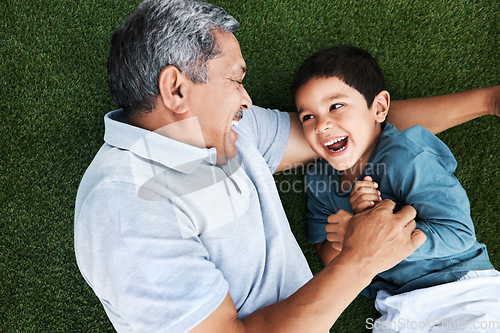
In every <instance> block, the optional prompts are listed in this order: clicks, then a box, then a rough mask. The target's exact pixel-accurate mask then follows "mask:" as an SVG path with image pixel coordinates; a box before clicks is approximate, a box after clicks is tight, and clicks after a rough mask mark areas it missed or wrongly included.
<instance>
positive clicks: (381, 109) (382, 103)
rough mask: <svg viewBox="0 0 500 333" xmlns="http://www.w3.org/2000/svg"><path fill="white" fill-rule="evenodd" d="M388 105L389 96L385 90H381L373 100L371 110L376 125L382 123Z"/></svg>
mask: <svg viewBox="0 0 500 333" xmlns="http://www.w3.org/2000/svg"><path fill="white" fill-rule="evenodd" d="M390 104H391V96H390V95H389V92H388V91H387V90H382V91H381V92H379V93H378V94H377V96H375V98H374V99H373V104H372V108H374V109H375V120H376V121H377V122H378V123H383V122H384V121H385V119H386V118H387V113H388V112H389V106H390Z"/></svg>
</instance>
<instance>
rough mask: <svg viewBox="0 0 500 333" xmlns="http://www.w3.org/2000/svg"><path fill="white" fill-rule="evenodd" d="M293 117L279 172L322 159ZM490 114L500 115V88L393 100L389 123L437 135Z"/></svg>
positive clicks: (294, 113)
mask: <svg viewBox="0 0 500 333" xmlns="http://www.w3.org/2000/svg"><path fill="white" fill-rule="evenodd" d="M289 114H290V120H291V124H290V136H289V138H288V143H287V146H286V150H285V153H284V154H283V157H282V158H281V162H280V164H279V166H278V168H277V169H276V171H275V172H278V171H283V170H287V169H291V168H296V167H299V166H301V165H304V164H306V163H309V162H312V161H313V160H314V159H315V158H317V157H318V156H317V154H316V153H315V152H314V151H313V150H312V149H311V148H310V147H309V145H308V143H307V141H306V139H305V137H304V133H303V131H302V123H301V122H300V120H299V117H298V115H297V113H296V112H291V113H289ZM488 114H496V115H500V86H493V87H488V88H480V89H474V90H468V91H464V92H460V93H455V94H449V95H441V96H434V97H424V98H412V99H407V100H402V101H392V102H391V106H390V110H389V114H388V120H387V121H388V122H389V123H391V124H393V125H394V126H396V127H397V128H398V129H399V130H403V129H406V128H409V127H412V126H414V125H421V126H423V127H425V128H427V129H428V130H429V131H431V132H432V133H434V134H435V133H439V132H442V131H444V130H446V129H448V128H451V127H453V126H456V125H459V124H462V123H464V122H467V121H469V120H472V119H474V118H477V117H481V116H484V115H488Z"/></svg>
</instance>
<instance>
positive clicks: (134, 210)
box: [75, 182, 228, 332]
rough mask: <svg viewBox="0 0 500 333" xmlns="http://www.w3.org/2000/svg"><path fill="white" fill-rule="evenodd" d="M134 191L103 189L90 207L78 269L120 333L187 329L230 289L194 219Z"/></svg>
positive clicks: (80, 235) (117, 186) (78, 240)
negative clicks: (142, 198)
mask: <svg viewBox="0 0 500 333" xmlns="http://www.w3.org/2000/svg"><path fill="white" fill-rule="evenodd" d="M131 186H134V185H130V184H124V183H116V182H115V183H106V184H104V185H102V184H101V185H100V186H99V188H98V189H97V190H94V192H93V193H92V194H91V195H90V196H89V197H88V198H87V200H86V201H85V203H84V209H82V210H81V212H82V213H81V215H80V216H79V217H78V224H77V225H76V227H75V248H76V253H77V260H78V264H79V267H80V270H81V271H82V274H83V275H84V277H85V279H86V280H87V282H88V283H89V284H90V285H91V287H92V288H93V289H94V292H95V293H96V295H97V296H98V297H99V299H100V300H101V302H102V304H103V305H104V308H105V310H106V312H107V314H108V316H109V318H110V320H111V321H112V323H113V325H114V327H115V329H116V330H117V331H119V332H129V331H130V332H132V331H133V332H185V331H188V330H190V329H192V328H193V327H195V326H196V325H197V324H199V323H200V322H201V321H202V320H203V319H205V318H206V317H207V316H209V315H210V314H211V313H212V312H213V311H214V310H215V309H216V308H217V307H218V306H219V305H220V304H221V302H222V301H223V299H224V298H225V297H226V295H227V293H228V284H227V282H226V280H225V279H224V277H223V276H222V274H221V272H220V271H219V270H218V269H217V267H215V265H214V263H212V262H211V261H209V258H208V253H207V250H206V249H205V247H204V246H203V244H202V242H201V241H200V239H199V238H198V237H197V235H196V232H195V230H194V227H193V223H192V222H191V221H190V220H189V218H188V216H186V215H184V214H182V213H180V210H178V209H176V210H175V211H174V207H173V204H172V203H171V202H170V201H167V200H157V201H154V200H153V201H151V200H140V199H138V198H132V197H130V198H129V197H128V196H133V195H136V191H134V188H130V187H131ZM110 205H113V207H110ZM181 227H182V232H181V230H180V229H181ZM190 230H191V231H192V232H191V233H190V232H189V231H190Z"/></svg>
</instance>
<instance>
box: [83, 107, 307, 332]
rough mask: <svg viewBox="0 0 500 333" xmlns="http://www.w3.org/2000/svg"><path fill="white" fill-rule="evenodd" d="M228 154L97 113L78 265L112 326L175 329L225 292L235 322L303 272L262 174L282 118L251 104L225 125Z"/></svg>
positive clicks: (286, 128)
mask: <svg viewBox="0 0 500 333" xmlns="http://www.w3.org/2000/svg"><path fill="white" fill-rule="evenodd" d="M236 129H237V131H238V133H239V138H238V141H237V147H238V154H237V156H236V157H235V158H233V159H231V160H229V161H228V163H227V164H225V165H223V166H216V165H215V162H216V151H215V148H212V149H200V148H197V147H194V146H189V145H186V144H183V143H181V142H178V141H174V140H171V139H169V138H167V137H164V136H162V135H159V134H157V133H154V132H150V131H146V130H144V129H141V128H138V127H134V126H131V125H129V124H127V122H126V115H125V114H124V112H123V111H121V110H117V111H113V112H110V113H109V114H107V115H106V116H105V136H104V140H105V144H104V145H103V146H102V148H101V149H100V150H99V152H98V153H97V155H96V157H95V159H94V161H93V162H92V163H91V165H90V166H89V168H88V169H87V171H86V173H85V175H84V177H83V179H82V182H81V184H80V187H79V190H78V195H77V199H76V212H75V251H76V257H77V262H78V266H79V268H80V271H81V272H82V275H83V276H84V278H85V279H86V281H87V283H88V284H89V285H90V286H91V287H92V289H93V290H94V292H95V294H96V295H97V296H98V297H99V300H100V301H101V303H102V304H103V306H104V309H105V310H106V313H107V315H108V317H109V318H110V320H111V322H112V323H113V326H114V327H115V329H116V330H117V331H119V332H186V331H188V330H190V329H192V328H193V327H195V326H196V325H198V324H199V323H200V322H201V321H202V320H203V319H205V318H206V317H207V316H209V315H210V314H211V313H212V312H213V311H214V310H215V309H216V308H217V307H218V306H219V305H220V304H221V302H222V301H223V300H224V298H225V297H226V295H227V293H228V292H229V294H230V295H231V297H232V299H233V301H234V303H235V305H236V309H237V310H238V315H239V317H240V318H241V319H242V318H244V317H246V316H247V315H249V314H250V313H252V312H254V311H256V310H258V309H260V308H262V307H264V306H267V305H269V304H272V303H276V302H278V301H280V300H283V299H285V298H287V297H289V296H290V295H291V294H293V293H294V292H295V291H296V290H297V289H299V288H300V287H301V286H303V285H304V284H305V283H306V282H307V281H309V279H311V278H312V274H311V271H310V269H309V266H308V264H307V262H306V260H305V257H304V255H303V253H302V251H301V250H300V248H299V246H298V244H297V242H296V240H295V238H294V236H293V234H292V232H291V230H290V226H289V224H288V220H287V218H286V215H285V212H284V210H283V207H282V205H281V201H280V198H279V195H278V191H277V189H276V186H275V182H274V178H273V176H272V172H273V171H274V170H275V169H276V167H277V166H278V164H279V162H280V160H281V158H282V156H283V152H284V150H285V147H286V144H287V141H288V136H289V133H290V119H289V116H288V114H286V113H282V112H278V111H276V110H266V109H262V108H259V107H253V108H252V109H251V110H247V111H245V112H244V117H243V119H242V120H241V121H240V123H239V125H238V127H237V128H236Z"/></svg>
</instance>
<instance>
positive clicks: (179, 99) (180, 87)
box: [159, 66, 187, 114]
mask: <svg viewBox="0 0 500 333" xmlns="http://www.w3.org/2000/svg"><path fill="white" fill-rule="evenodd" d="M186 79H187V77H186V76H185V75H183V74H182V73H181V72H180V71H179V69H177V67H175V66H166V67H165V68H163V70H162V71H161V73H160V78H159V87H160V98H161V100H162V102H163V104H164V105H165V106H166V107H167V108H168V109H169V110H171V111H172V112H174V113H178V114H181V113H185V112H186V111H187V108H185V105H184V104H185V103H184V100H185V99H184V96H183V94H182V92H183V91H184V89H185V84H186Z"/></svg>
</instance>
